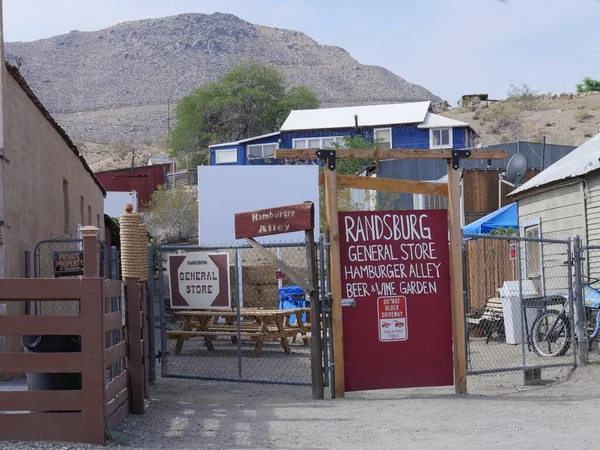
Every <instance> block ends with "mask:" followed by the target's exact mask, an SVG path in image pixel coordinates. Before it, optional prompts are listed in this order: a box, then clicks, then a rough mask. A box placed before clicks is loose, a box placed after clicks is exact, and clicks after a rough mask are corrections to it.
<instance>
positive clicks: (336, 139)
mask: <svg viewBox="0 0 600 450" xmlns="http://www.w3.org/2000/svg"><path fill="white" fill-rule="evenodd" d="M334 143H337V144H339V145H340V146H343V143H344V138H343V137H342V136H330V137H323V138H307V139H293V140H292V147H293V148H332V147H333V144H334Z"/></svg>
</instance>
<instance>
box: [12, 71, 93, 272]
mask: <svg viewBox="0 0 600 450" xmlns="http://www.w3.org/2000/svg"><path fill="white" fill-rule="evenodd" d="M3 71H4V73H3V78H4V153H5V156H6V158H7V160H8V161H10V163H6V164H4V165H3V169H2V174H3V191H4V220H5V222H6V227H5V228H4V231H5V233H4V245H5V270H4V276H5V277H20V276H23V266H24V257H23V251H24V250H25V249H31V250H33V248H34V246H35V244H36V243H37V242H38V241H40V240H43V239H52V238H57V237H67V236H65V223H64V221H65V218H64V210H65V208H64V197H63V180H66V181H67V183H68V204H69V219H68V224H67V227H68V231H69V232H68V233H67V234H68V237H74V238H76V237H77V224H78V223H82V220H83V225H94V226H98V224H97V223H96V222H97V217H98V215H99V216H100V225H102V224H103V216H104V198H103V195H102V192H101V191H100V189H99V187H98V186H97V185H96V183H95V182H94V180H93V178H92V176H91V175H90V173H89V172H87V171H86V170H85V169H84V167H83V165H82V164H81V161H80V160H79V158H78V157H77V156H76V155H75V154H74V153H73V151H72V150H71V149H70V148H69V147H68V145H67V144H66V142H65V141H64V139H63V138H62V137H61V136H60V135H59V134H58V133H57V131H56V130H55V129H54V127H53V126H52V125H51V124H50V123H49V122H48V120H47V119H46V118H45V117H44V116H43V114H42V113H41V112H40V110H39V109H38V108H37V107H36V105H35V104H34V103H33V102H32V100H31V99H30V98H29V97H28V96H27V94H26V93H25V92H24V91H23V89H22V88H21V87H20V86H19V84H18V83H17V82H16V81H15V79H14V78H13V77H12V75H11V74H9V73H8V72H7V70H6V68H4V67H3ZM82 196H83V199H84V202H83V204H84V208H83V210H84V217H83V219H82V217H81V197H82ZM89 207H91V211H92V214H91V217H92V221H91V223H89V218H88V208H89ZM100 228H101V233H102V236H103V234H104V227H102V226H101V227H100ZM102 236H101V237H102Z"/></svg>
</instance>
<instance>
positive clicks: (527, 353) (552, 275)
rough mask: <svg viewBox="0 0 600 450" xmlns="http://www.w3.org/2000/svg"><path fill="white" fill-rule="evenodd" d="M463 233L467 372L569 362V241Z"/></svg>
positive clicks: (572, 349)
mask: <svg viewBox="0 0 600 450" xmlns="http://www.w3.org/2000/svg"><path fill="white" fill-rule="evenodd" d="M464 238H465V246H464V268H465V270H464V273H465V291H466V298H467V303H466V311H465V326H466V330H467V355H468V373H469V374H491V373H500V372H517V371H526V373H527V371H528V370H529V371H531V370H536V369H547V368H552V367H562V366H573V365H575V364H576V363H577V355H578V352H577V348H578V347H577V337H576V334H577V333H576V314H575V310H576V308H575V295H574V293H575V290H574V273H573V258H572V245H571V242H570V241H569V240H566V241H562V240H548V239H536V238H523V237H516V236H490V235H465V236H464ZM599 256H600V254H599ZM599 266H600V265H599Z"/></svg>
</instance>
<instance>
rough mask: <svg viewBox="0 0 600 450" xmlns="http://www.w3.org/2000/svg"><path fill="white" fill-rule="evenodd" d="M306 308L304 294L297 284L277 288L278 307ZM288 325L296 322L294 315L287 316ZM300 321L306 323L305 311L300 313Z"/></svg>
mask: <svg viewBox="0 0 600 450" xmlns="http://www.w3.org/2000/svg"><path fill="white" fill-rule="evenodd" d="M294 308H306V294H305V293H304V291H303V290H302V288H301V287H299V286H286V287H282V288H279V309H294ZM288 323H289V324H290V325H294V324H295V323H296V315H291V316H290V318H289V322H288ZM302 323H306V313H303V314H302Z"/></svg>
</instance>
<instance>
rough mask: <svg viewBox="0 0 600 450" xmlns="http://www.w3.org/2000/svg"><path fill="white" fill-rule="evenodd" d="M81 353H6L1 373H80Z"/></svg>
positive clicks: (2, 356)
mask: <svg viewBox="0 0 600 450" xmlns="http://www.w3.org/2000/svg"><path fill="white" fill-rule="evenodd" d="M83 367H84V364H83V357H82V354H81V353H4V354H0V373H13V372H16V373H27V372H31V373H80V372H81V371H82V370H83Z"/></svg>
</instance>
